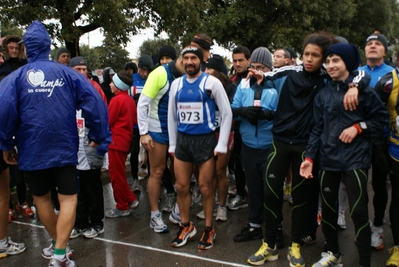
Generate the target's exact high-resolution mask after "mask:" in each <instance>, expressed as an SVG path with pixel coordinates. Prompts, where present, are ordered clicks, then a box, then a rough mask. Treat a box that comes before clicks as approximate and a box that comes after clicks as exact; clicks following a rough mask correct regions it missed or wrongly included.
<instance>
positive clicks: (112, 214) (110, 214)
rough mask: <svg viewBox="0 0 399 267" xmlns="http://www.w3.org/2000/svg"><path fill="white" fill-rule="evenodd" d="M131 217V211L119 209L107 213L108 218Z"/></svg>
mask: <svg viewBox="0 0 399 267" xmlns="http://www.w3.org/2000/svg"><path fill="white" fill-rule="evenodd" d="M127 216H130V210H118V209H117V208H115V209H111V210H109V211H108V212H106V213H105V217H107V218H117V217H127Z"/></svg>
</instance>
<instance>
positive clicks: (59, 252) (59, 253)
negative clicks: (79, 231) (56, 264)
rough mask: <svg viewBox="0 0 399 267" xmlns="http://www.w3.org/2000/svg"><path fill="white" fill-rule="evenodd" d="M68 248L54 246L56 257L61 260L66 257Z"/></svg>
mask: <svg viewBox="0 0 399 267" xmlns="http://www.w3.org/2000/svg"><path fill="white" fill-rule="evenodd" d="M65 254H66V248H54V258H55V259H56V260H59V261H63V260H64V259H65Z"/></svg>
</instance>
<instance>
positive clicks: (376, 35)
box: [366, 31, 388, 53]
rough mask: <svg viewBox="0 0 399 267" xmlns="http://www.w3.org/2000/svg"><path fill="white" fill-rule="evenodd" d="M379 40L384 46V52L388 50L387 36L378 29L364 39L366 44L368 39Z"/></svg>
mask: <svg viewBox="0 0 399 267" xmlns="http://www.w3.org/2000/svg"><path fill="white" fill-rule="evenodd" d="M373 40H376V41H379V42H380V43H382V45H383V46H384V47H385V53H386V52H387V50H388V41H387V38H385V36H384V35H383V34H381V33H380V32H379V31H375V32H374V33H373V34H371V35H370V36H369V37H367V40H366V45H367V43H368V42H370V41H373Z"/></svg>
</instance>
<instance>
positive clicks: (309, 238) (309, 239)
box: [300, 234, 316, 246]
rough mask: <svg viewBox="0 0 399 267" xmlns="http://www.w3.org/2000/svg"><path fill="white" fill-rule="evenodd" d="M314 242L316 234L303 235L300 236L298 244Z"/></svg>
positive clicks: (303, 244) (304, 244)
mask: <svg viewBox="0 0 399 267" xmlns="http://www.w3.org/2000/svg"><path fill="white" fill-rule="evenodd" d="M314 243H316V235H312V234H310V235H306V234H305V235H303V236H302V237H301V241H300V245H301V246H306V245H310V244H314Z"/></svg>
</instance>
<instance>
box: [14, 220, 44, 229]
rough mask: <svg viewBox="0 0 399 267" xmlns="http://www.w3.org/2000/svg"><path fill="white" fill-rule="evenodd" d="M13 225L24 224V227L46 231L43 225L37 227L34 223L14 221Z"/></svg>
mask: <svg viewBox="0 0 399 267" xmlns="http://www.w3.org/2000/svg"><path fill="white" fill-rule="evenodd" d="M12 223H16V224H23V225H28V226H32V227H36V228H41V229H44V226H43V225H37V224H33V223H25V222H19V221H12Z"/></svg>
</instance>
